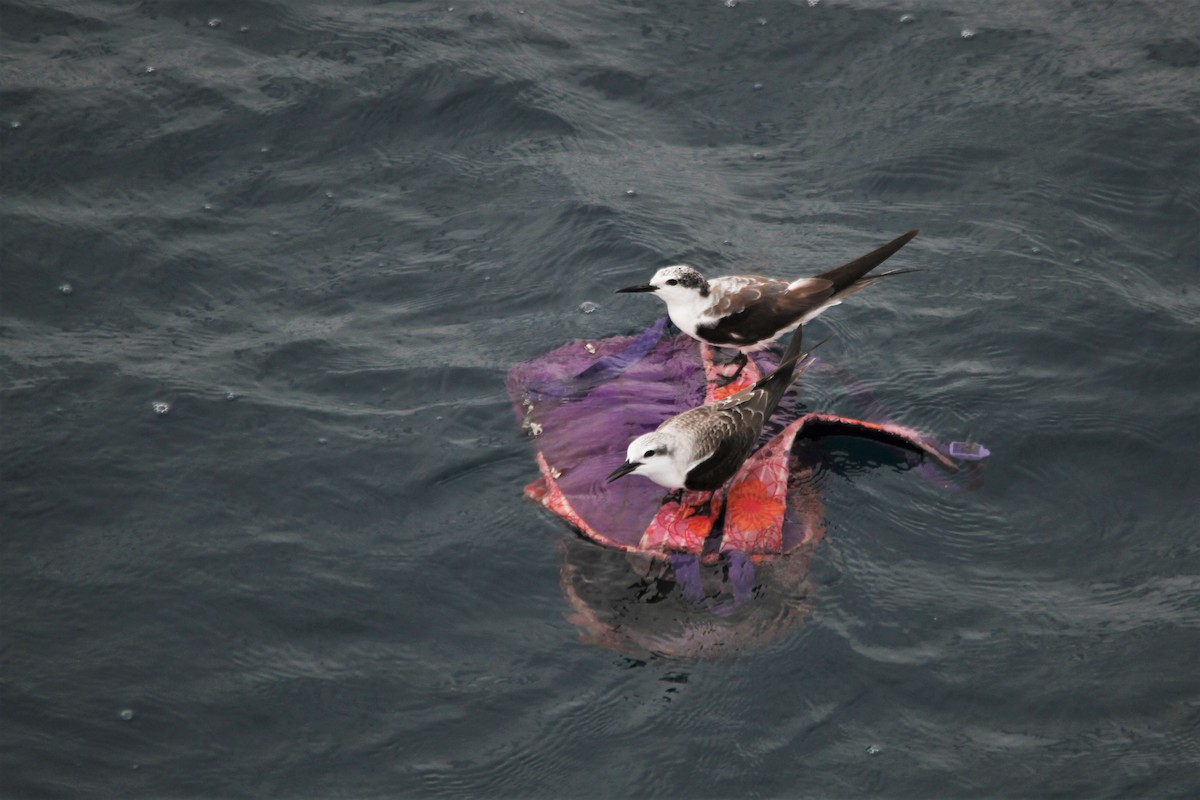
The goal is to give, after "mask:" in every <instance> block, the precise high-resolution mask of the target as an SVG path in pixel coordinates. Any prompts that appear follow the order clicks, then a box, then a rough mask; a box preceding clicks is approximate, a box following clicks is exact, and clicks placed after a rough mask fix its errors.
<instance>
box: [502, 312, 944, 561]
mask: <svg viewBox="0 0 1200 800" xmlns="http://www.w3.org/2000/svg"><path fill="white" fill-rule="evenodd" d="M664 330H665V319H663V320H659V322H658V323H657V324H656V325H655V326H653V327H651V328H650V329H648V330H647V331H645V332H643V333H642V334H641V335H639V336H633V337H613V338H611V339H602V340H595V341H585V342H571V343H568V344H566V345H563V346H562V347H560V348H558V349H557V350H555V351H553V352H551V353H549V354H547V355H546V356H544V357H542V358H540V359H537V360H535V361H531V362H527V363H525V364H518V365H517V366H515V367H513V369H512V370H511V372H510V374H509V379H508V390H509V395H510V397H511V399H512V401H513V405H514V409H515V410H516V413H517V416H518V419H519V420H520V421H521V424H522V426H523V427H524V428H525V430H526V431H527V432H528V433H529V434H530V435H531V436H533V438H534V442H535V444H536V445H537V447H538V453H537V463H538V469H539V470H540V472H541V477H539V478H538V479H537V480H535V481H533V482H532V483H530V484H529V485H528V486H527V487H526V488H525V494H526V496H527V497H529V498H530V499H532V500H534V501H536V502H538V503H541V504H542V505H543V506H545V507H546V508H547V509H549V510H550V511H552V512H553V513H555V514H556V515H558V516H559V517H561V518H562V519H564V520H566V521H567V522H568V523H569V524H571V525H572V526H573V527H574V528H575V529H576V530H578V531H579V532H580V533H581V534H583V535H584V536H586V537H588V538H589V539H592V540H594V541H596V542H599V543H600V544H604V545H607V546H610V547H616V548H619V549H622V550H628V551H636V552H644V553H651V554H653V553H658V554H672V553H676V554H693V555H697V556H701V557H702V558H703V560H704V561H706V562H712V561H715V560H717V559H719V558H720V556H721V554H722V553H729V552H735V551H736V552H740V553H745V554H747V555H749V556H750V557H752V558H757V557H763V556H772V555H781V554H784V553H788V552H791V551H793V550H795V549H796V548H798V547H800V546H801V545H803V544H805V543H812V542H814V541H816V540H817V539H819V538H820V536H821V535H822V532H823V527H822V525H823V523H822V519H823V517H824V509H823V507H822V505H821V502H820V498H819V497H818V496H817V494H816V492H815V491H814V490H813V488H812V486H811V484H810V482H809V481H808V480H807V478H808V473H809V472H810V471H811V465H805V464H804V463H802V462H798V461H797V460H796V458H795V456H794V454H793V449H794V446H795V444H796V439H797V437H805V438H809V437H819V436H824V435H850V436H866V437H868V438H872V439H875V440H876V441H881V442H884V443H885V444H890V445H894V446H897V447H900V448H903V449H905V450H908V451H910V452H913V453H918V454H922V455H924V456H926V457H927V460H928V461H931V462H934V463H937V464H939V465H941V466H942V467H944V468H946V469H947V470H950V471H955V470H957V469H958V468H959V467H958V465H957V464H956V462H955V461H954V460H953V459H951V458H950V457H949V456H948V455H947V454H946V452H945V450H944V448H943V447H941V446H940V445H938V444H937V443H935V442H933V441H932V440H930V439H928V438H927V437H925V436H923V435H922V434H920V433H918V432H916V431H913V430H911V429H908V428H903V427H899V426H894V425H889V424H884V423H874V422H865V421H862V420H854V419H847V418H844V417H837V416H833V415H828V414H805V415H803V416H800V417H796V416H795V414H794V412H790V411H788V410H787V408H788V407H789V406H790V403H789V401H788V399H787V398H786V397H785V400H784V402H783V403H781V404H780V409H779V411H778V412H777V413H776V416H775V423H774V424H773V429H769V430H768V431H766V432H764V434H763V440H762V442H761V444H760V448H759V449H758V450H757V451H756V452H755V453H754V454H753V455H752V456H751V457H750V458H749V459H748V460H747V461H746V463H745V464H743V465H742V468H741V469H740V470H739V471H738V473H737V474H736V475H735V476H734V477H733V479H732V480H730V481H729V483H727V484H726V485H725V486H724V487H722V488H721V489H718V490H717V491H715V492H684V493H683V496H682V501H681V502H680V501H676V500H674V499H670V500H666V501H664V498H663V494H664V490H663V489H662V487H660V486H658V485H657V484H654V483H653V482H651V481H649V480H646V479H644V478H641V477H639V476H630V477H627V478H624V479H622V480H619V481H615V482H614V483H612V484H609V483H607V482H606V481H605V478H606V476H607V475H608V473H609V472H611V471H612V469H613V468H614V467H616V466H618V465H619V464H621V463H622V462H623V461H624V459H625V450H626V447H627V446H628V444H629V442H630V441H631V440H632V439H633V438H635V437H636V436H638V435H640V434H642V433H646V432H647V431H650V430H653V429H654V428H656V427H658V425H659V424H660V423H662V422H663V421H664V420H665V419H667V418H669V417H671V416H673V415H675V414H678V413H680V412H682V411H684V410H686V409H688V408H692V407H694V406H697V405H699V404H700V403H701V402H706V403H707V402H712V401H714V400H720V399H723V398H725V397H728V396H729V395H731V394H734V393H735V392H738V391H741V390H742V389H744V388H746V387H747V386H750V385H752V384H753V383H754V382H756V381H757V380H758V379H759V378H760V377H761V376H762V375H763V374H765V373H766V372H769V371H770V370H772V369H774V367H775V363H776V362H775V357H774V356H772V355H771V354H770V353H755V354H753V357H752V359H751V360H750V361H749V362H748V363H747V364H746V366H745V367H744V368H743V369H742V371H741V373H740V374H737V375H736V377H735V378H733V380H730V376H731V375H733V374H734V372H735V371H736V367H735V366H734V365H731V364H720V363H717V362H715V361H714V359H713V355H712V351H711V350H710V348H709V347H708V346H707V345H704V344H701V343H698V342H696V341H694V340H692V339H690V338H688V337H686V336H684V335H682V334H679V335H674V336H672V335H669V334H666V333H665V332H664ZM779 420H782V422H783V428H782V429H781V430H780V429H779V424H778V421H779Z"/></svg>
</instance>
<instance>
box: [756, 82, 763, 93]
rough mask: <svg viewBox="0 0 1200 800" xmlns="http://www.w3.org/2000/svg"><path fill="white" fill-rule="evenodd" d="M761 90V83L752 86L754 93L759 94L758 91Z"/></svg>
mask: <svg viewBox="0 0 1200 800" xmlns="http://www.w3.org/2000/svg"><path fill="white" fill-rule="evenodd" d="M762 88H763V85H762V84H761V83H756V84H754V91H756V92H760V91H762Z"/></svg>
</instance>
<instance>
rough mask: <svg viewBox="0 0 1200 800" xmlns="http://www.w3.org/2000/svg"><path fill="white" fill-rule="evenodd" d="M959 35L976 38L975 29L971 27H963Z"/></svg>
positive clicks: (965, 37)
mask: <svg viewBox="0 0 1200 800" xmlns="http://www.w3.org/2000/svg"><path fill="white" fill-rule="evenodd" d="M959 36H961V37H962V38H964V39H974V38H975V31H973V30H971V29H970V28H963V29H962V33H960V34H959Z"/></svg>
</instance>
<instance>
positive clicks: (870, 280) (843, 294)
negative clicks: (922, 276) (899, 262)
mask: <svg viewBox="0 0 1200 800" xmlns="http://www.w3.org/2000/svg"><path fill="white" fill-rule="evenodd" d="M924 271H925V270H924V269H922V268H920V267H908V268H905V269H894V270H892V271H891V272H881V273H879V274H878V275H871V276H869V277H866V278H860V279H859V280H857V281H855V282H854V283H852V284H850V285H849V286H847V287H846V288H845V289H843V290H842V291H840V292H836V293H835V294H834V295H833V296H834V297H836V298H837V302H839V303H840V302H841V301H842V300H845V299H846V298H847V297H849V296H850V295H852V294H858V293H859V292H861V291H862V290H863V289H865V288H867V287H868V286H871V285H872V284H874V283H875V282H876V281H879V280H882V279H884V278H890V277H892V276H893V275H907V274H908V273H910V272H924Z"/></svg>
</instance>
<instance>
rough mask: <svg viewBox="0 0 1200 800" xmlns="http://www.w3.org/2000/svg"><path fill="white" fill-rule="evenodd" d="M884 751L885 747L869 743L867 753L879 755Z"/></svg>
mask: <svg viewBox="0 0 1200 800" xmlns="http://www.w3.org/2000/svg"><path fill="white" fill-rule="evenodd" d="M882 752H883V748H881V747H880V746H879V745H877V744H872V745H867V755H869V756H877V755H879V754H880V753H882Z"/></svg>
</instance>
